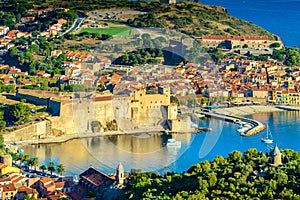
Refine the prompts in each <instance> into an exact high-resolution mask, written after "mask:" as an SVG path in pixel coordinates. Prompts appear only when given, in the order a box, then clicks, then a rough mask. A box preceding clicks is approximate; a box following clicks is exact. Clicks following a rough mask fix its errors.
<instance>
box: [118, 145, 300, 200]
mask: <svg viewBox="0 0 300 200" xmlns="http://www.w3.org/2000/svg"><path fill="white" fill-rule="evenodd" d="M281 152H282V161H283V163H284V165H282V166H279V167H271V166H269V165H268V163H269V162H271V158H270V156H268V153H267V154H265V153H263V152H258V151H257V150H256V149H249V150H247V151H246V152H244V155H242V154H241V153H240V152H239V151H233V152H231V153H230V154H229V156H228V158H223V157H222V156H217V157H215V159H214V160H213V161H211V162H209V161H204V162H201V163H199V164H196V165H194V166H192V167H191V168H190V169H189V170H188V171H187V172H185V173H183V174H177V173H168V174H166V175H164V176H160V175H157V174H154V173H151V172H147V173H137V174H135V175H133V176H131V177H130V178H129V179H128V185H127V187H126V190H125V191H126V192H125V193H124V194H123V196H121V197H119V199H300V191H299V187H300V178H299V175H300V165H299V164H300V160H299V159H300V152H294V151H293V150H290V149H286V150H284V151H281Z"/></svg>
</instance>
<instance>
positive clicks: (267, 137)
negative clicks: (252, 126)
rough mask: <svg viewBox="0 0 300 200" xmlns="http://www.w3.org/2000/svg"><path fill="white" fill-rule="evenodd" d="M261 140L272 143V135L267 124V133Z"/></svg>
mask: <svg viewBox="0 0 300 200" xmlns="http://www.w3.org/2000/svg"><path fill="white" fill-rule="evenodd" d="M261 141H262V142H264V143H267V144H270V143H273V137H272V134H271V132H270V130H269V126H267V134H266V137H265V138H261Z"/></svg>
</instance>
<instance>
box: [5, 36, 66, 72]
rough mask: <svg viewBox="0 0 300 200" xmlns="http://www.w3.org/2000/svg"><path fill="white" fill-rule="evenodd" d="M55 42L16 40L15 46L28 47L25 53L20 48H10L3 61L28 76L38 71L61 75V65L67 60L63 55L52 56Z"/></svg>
mask: <svg viewBox="0 0 300 200" xmlns="http://www.w3.org/2000/svg"><path fill="white" fill-rule="evenodd" d="M55 42H59V41H50V40H49V41H48V40H46V39H45V38H38V39H24V38H21V39H17V40H15V44H19V45H29V48H27V49H26V50H25V51H24V49H22V46H18V47H12V48H10V49H9V51H8V53H7V54H6V55H5V58H4V59H5V61H6V63H7V64H9V65H10V66H16V67H18V68H20V69H21V70H22V71H25V72H28V73H29V74H35V73H36V72H38V71H40V70H45V71H47V72H48V73H50V74H52V75H53V74H61V72H62V70H63V69H62V68H61V65H62V64H63V62H64V61H66V60H67V57H66V55H65V54H61V55H59V56H52V57H51V51H53V50H54V45H55Z"/></svg>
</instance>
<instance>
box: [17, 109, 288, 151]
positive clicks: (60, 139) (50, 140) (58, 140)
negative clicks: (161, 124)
mask: <svg viewBox="0 0 300 200" xmlns="http://www.w3.org/2000/svg"><path fill="white" fill-rule="evenodd" d="M213 110H214V111H215V112H217V113H219V114H225V115H232V116H240V117H242V116H247V115H252V114H256V113H268V112H285V111H287V110H284V109H281V108H278V107H275V106H273V105H271V106H270V105H268V106H261V105H251V106H241V107H230V108H216V109H213ZM161 131H163V130H162V129H157V130H155V129H154V130H153V129H151V131H150V130H149V129H138V130H135V131H127V132H123V131H108V132H100V133H92V132H88V133H85V134H78V133H74V134H70V135H62V136H58V137H51V138H45V139H37V140H27V141H19V142H18V143H17V144H18V145H20V146H24V145H38V144H55V143H64V142H67V141H69V140H73V139H80V138H92V137H100V136H113V135H134V134H140V133H155V132H156V133H157V132H161ZM251 135H252V134H251ZM249 136H250V135H249Z"/></svg>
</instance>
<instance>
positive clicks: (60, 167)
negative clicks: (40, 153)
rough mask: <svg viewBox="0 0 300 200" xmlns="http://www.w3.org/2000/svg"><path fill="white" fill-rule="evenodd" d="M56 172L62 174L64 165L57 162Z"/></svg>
mask: <svg viewBox="0 0 300 200" xmlns="http://www.w3.org/2000/svg"><path fill="white" fill-rule="evenodd" d="M57 172H58V173H59V174H60V175H62V174H63V173H64V172H65V167H64V165H63V164H59V165H58V166H57Z"/></svg>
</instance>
